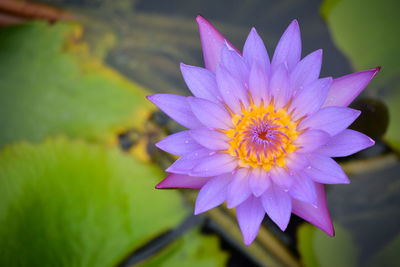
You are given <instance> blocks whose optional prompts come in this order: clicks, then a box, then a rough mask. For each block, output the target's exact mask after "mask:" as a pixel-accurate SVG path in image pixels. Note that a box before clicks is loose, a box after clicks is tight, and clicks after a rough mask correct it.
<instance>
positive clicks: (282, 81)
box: [269, 65, 291, 109]
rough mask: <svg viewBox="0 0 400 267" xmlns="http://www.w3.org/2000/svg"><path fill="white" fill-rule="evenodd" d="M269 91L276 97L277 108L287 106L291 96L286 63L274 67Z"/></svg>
mask: <svg viewBox="0 0 400 267" xmlns="http://www.w3.org/2000/svg"><path fill="white" fill-rule="evenodd" d="M269 93H270V95H271V97H273V98H274V103H275V107H276V108H277V109H280V108H282V107H283V106H285V105H286V104H287V103H288V102H289V99H290V97H291V90H290V87H289V72H288V70H287V68H286V67H285V66H284V65H280V66H279V67H278V68H277V69H274V71H273V72H272V76H271V81H270V84H269Z"/></svg>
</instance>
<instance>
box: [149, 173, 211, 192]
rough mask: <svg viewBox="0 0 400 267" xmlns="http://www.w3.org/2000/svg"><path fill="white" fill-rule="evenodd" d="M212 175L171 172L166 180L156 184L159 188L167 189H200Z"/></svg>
mask: <svg viewBox="0 0 400 267" xmlns="http://www.w3.org/2000/svg"><path fill="white" fill-rule="evenodd" d="M209 180H210V177H195V176H189V175H185V174H176V173H170V174H168V176H167V177H165V179H164V180H162V181H161V182H160V183H159V184H157V185H156V188H157V189H167V188H190V189H200V188H202V187H203V186H204V185H205V184H206V183H207V182H208V181H209Z"/></svg>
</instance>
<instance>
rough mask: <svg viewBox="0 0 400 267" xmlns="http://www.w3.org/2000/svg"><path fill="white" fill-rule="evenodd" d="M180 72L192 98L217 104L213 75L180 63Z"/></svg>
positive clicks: (216, 90)
mask: <svg viewBox="0 0 400 267" xmlns="http://www.w3.org/2000/svg"><path fill="white" fill-rule="evenodd" d="M181 72H182V75H183V79H184V80H185V82H186V84H187V86H188V88H189V90H190V91H191V92H192V94H193V95H194V96H196V97H200V98H204V99H207V100H210V101H213V102H218V97H219V92H218V87H217V81H216V80H215V74H214V73H212V72H211V71H209V70H207V69H204V68H200V67H195V66H189V65H185V64H183V63H181Z"/></svg>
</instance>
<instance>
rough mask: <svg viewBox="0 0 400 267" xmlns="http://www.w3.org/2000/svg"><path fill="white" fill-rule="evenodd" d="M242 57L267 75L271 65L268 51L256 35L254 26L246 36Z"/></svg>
mask: <svg viewBox="0 0 400 267" xmlns="http://www.w3.org/2000/svg"><path fill="white" fill-rule="evenodd" d="M243 57H244V59H245V60H246V61H247V63H248V64H249V66H253V65H254V64H256V65H258V66H259V68H260V69H261V70H262V72H263V73H265V74H266V75H269V72H270V68H271V66H270V62H269V56H268V52H267V49H266V48H265V45H264V42H263V40H262V39H261V37H260V36H259V35H258V33H257V31H256V29H255V28H252V29H251V31H250V33H249V35H248V36H247V40H246V43H245V44H244V47H243Z"/></svg>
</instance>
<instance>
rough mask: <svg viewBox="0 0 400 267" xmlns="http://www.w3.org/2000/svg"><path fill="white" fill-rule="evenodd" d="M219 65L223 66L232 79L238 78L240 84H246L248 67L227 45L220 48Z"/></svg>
mask: <svg viewBox="0 0 400 267" xmlns="http://www.w3.org/2000/svg"><path fill="white" fill-rule="evenodd" d="M220 64H221V65H223V66H224V67H225V68H226V69H227V70H228V71H229V72H230V73H231V74H232V76H233V77H236V78H238V79H239V80H240V81H241V82H242V84H246V83H248V79H249V71H250V70H249V65H248V64H247V62H246V61H245V60H244V58H243V57H242V56H241V55H240V54H239V53H238V52H236V51H235V50H234V49H232V48H230V47H229V45H228V44H227V43H225V44H224V45H223V46H222V50H221V62H220ZM217 68H218V67H217Z"/></svg>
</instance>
